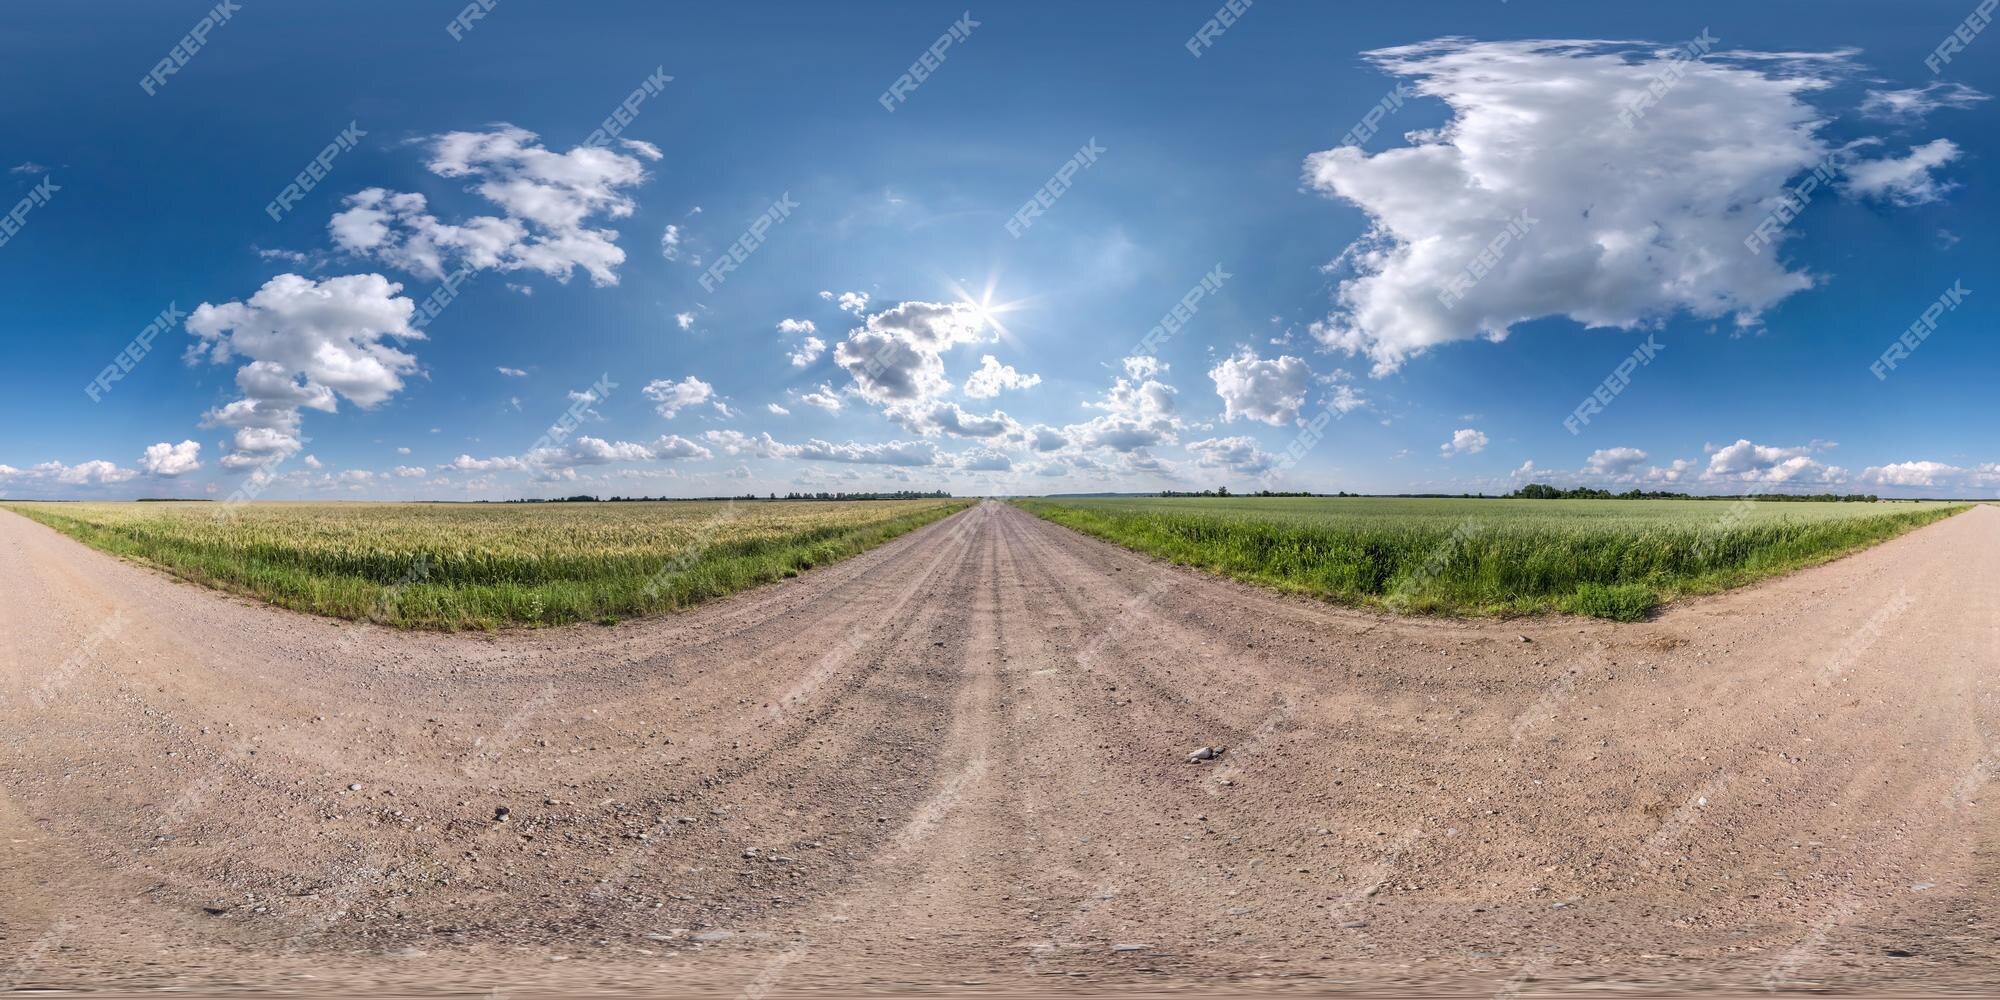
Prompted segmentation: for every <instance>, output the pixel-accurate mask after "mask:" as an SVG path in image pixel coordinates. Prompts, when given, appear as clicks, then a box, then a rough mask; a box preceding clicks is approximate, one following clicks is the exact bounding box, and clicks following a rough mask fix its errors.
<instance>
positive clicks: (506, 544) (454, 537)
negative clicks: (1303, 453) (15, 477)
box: [4, 500, 971, 630]
mask: <svg viewBox="0 0 2000 1000" xmlns="http://www.w3.org/2000/svg"><path fill="white" fill-rule="evenodd" d="M970 505H971V501H964V500H866V501H799V502H788V501H761V500H758V501H730V502H723V501H714V502H709V501H689V502H634V503H598V504H492V505H456V504H416V503H409V504H370V503H255V504H246V505H241V506H238V507H236V508H233V509H232V510H230V511H228V512H227V516H218V514H222V513H224V510H223V508H221V507H220V506H219V505H217V504H213V503H9V504H5V505H4V506H5V507H6V508H7V509H9V510H12V511H14V512H16V513H19V514H21V515H23V516H26V517H29V518H32V519H34V520H36V521H39V522H41V523H42V524H45V525H48V526H49V527H51V528H54V529H55V530H57V531H60V532H62V533H63V534H66V535H69V536H70V537H72V538H75V539H77V540H78V541H80V542H83V543H85V544H87V545H90V546H91V547H93V548H97V549H100V550H103V551H105V552H109V553H112V554H114V555H119V556H123V557H126V558H129V559H132V560H134V561H137V562H141V563H145V564H147V565H151V566H155V567H158V568H159V569H162V570H165V571H166V572H169V573H172V574H174V575H175V576H178V577H181V578H183V579H186V580H190V581H193V582H196V583H200V584H204V585H207V586H210V587H215V588H217V589H220V590H226V591H230V592H232V593H237V594H243V595H246V596H250V597H255V598H258V599H260V600H264V601H269V602H270V603H272V604H277V605H279V606H282V607H286V608H291V609H293V610H295V611H305V612H310V613H313V614H320V615H329V616H332V617H336V618H346V619H350V620H355V621H373V622H378V623H381V624H385V625H392V626H398V627H402V628H432V629H453V630H455V629H490V628H496V627H499V626H504V625H522V626H541V625H563V624H569V623H573V622H598V623H600V624H606V625H609V624H615V623H616V622H618V621H619V620H620V619H623V618H628V617H632V616H635V615H644V614H651V613H656V612H661V611H673V610H679V609H682V608H687V607H690V606H692V605H695V604H698V603H700V602H702V601H706V600H712V599H714V598H717V597H722V596H725V595H727V594H732V593H735V592H737V591H739V590H743V589H746V588H749V587H754V586H757V585H760V584H764V583H769V582H771V581H774V580H779V579H783V578H785V577H790V576H796V575H798V574H799V573H801V572H803V571H805V570H808V569H811V568H813V567H815V566H823V565H826V564H828V563H832V562H838V561H839V560H842V559H845V558H848V557H849V556H852V555H855V554H857V553H860V552H864V551H866V550H868V549H870V548H873V547H874V546H876V545H880V544H882V543H883V542H886V541H888V540H890V539H892V538H895V537H897V536H899V535H902V534H905V533H907V532H909V531H913V530H915V529H917V528H920V527H923V526H924V525H926V524H930V523H932V522H934V521H937V520H940V519H942V518H944V517H947V516H949V515H951V514H953V513H956V512H958V511H960V510H963V509H965V508H966V507H968V506H970Z"/></svg>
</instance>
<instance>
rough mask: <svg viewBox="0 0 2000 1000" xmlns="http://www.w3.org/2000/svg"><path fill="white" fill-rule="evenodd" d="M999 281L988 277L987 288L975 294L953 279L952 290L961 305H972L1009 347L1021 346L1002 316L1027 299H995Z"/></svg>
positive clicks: (981, 318) (981, 320)
mask: <svg viewBox="0 0 2000 1000" xmlns="http://www.w3.org/2000/svg"><path fill="white" fill-rule="evenodd" d="M999 283H1000V282H999V279H998V278H997V277H989V278H987V279H986V287H985V289H984V290H983V291H981V292H980V293H979V294H978V295H976V296H975V295H973V294H972V293H971V292H969V291H966V289H965V285H964V283H963V282H959V281H953V282H951V291H952V295H953V296H954V298H955V300H956V301H957V302H958V303H959V304H960V305H963V306H969V307H971V308H972V310H973V311H974V312H976V313H977V314H978V315H979V319H980V322H982V323H985V324H987V325H988V326H991V327H992V328H993V331H994V332H995V333H997V334H999V335H1000V340H1001V342H1003V343H1005V344H1006V345H1007V346H1009V347H1019V346H1021V343H1020V341H1019V340H1017V339H1016V338H1015V337H1014V332H1013V331H1012V330H1009V329H1007V324H1006V323H1004V322H1002V321H1001V317H1002V316H1004V315H1006V314H1007V313H1010V312H1013V311H1014V310H1016V309H1019V308H1020V307H1021V306H1022V305H1024V304H1026V302H1027V300H1026V299H1016V300H1013V301H1010V302H1000V301H995V291H996V288H997V286H998V285H999Z"/></svg>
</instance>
